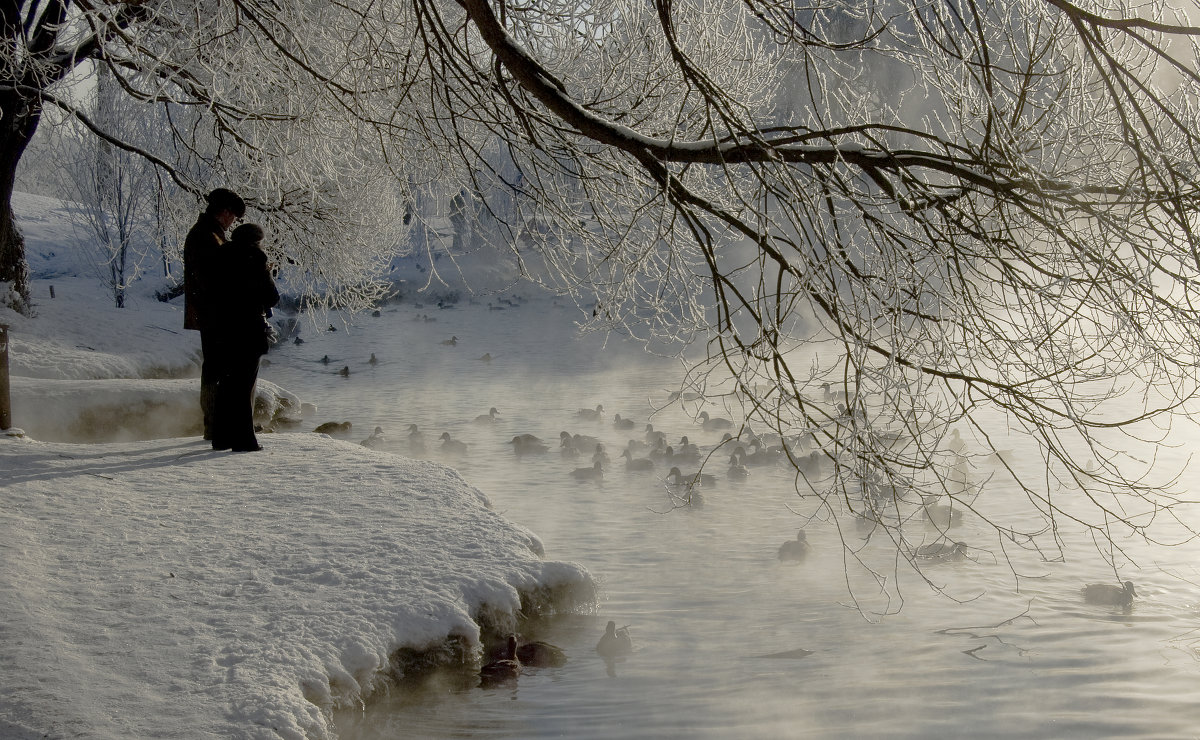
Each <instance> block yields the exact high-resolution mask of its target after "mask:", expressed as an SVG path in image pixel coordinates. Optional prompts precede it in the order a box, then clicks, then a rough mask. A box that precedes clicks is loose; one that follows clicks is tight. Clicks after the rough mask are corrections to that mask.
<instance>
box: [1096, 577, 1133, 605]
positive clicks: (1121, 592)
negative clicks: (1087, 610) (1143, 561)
mask: <svg viewBox="0 0 1200 740" xmlns="http://www.w3.org/2000/svg"><path fill="white" fill-rule="evenodd" d="M1135 596H1137V591H1135V590H1134V588H1133V581H1125V583H1123V584H1122V585H1120V586H1114V585H1112V584H1111V583H1089V584H1088V585H1086V586H1084V587H1083V600H1084V601H1086V602H1087V603H1089V604H1099V605H1102V606H1129V605H1130V604H1132V603H1133V597H1135Z"/></svg>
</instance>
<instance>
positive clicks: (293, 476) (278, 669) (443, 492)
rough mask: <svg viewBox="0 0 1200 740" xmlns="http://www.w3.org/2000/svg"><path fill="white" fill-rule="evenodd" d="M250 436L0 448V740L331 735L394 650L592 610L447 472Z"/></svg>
mask: <svg viewBox="0 0 1200 740" xmlns="http://www.w3.org/2000/svg"><path fill="white" fill-rule="evenodd" d="M263 443H264V444H265V445H266V447H267V449H266V451H265V452H261V453H256V454H252V455H239V454H235V453H217V452H212V451H210V450H208V449H207V447H206V443H203V442H201V441H200V440H199V439H198V438H189V439H165V440H158V441H154V442H143V443H137V444H108V445H86V446H83V445H79V446H77V445H68V444H52V443H43V442H34V441H31V440H28V439H16V438H0V469H2V470H4V471H7V472H6V473H5V475H4V476H3V477H2V478H0V496H2V497H3V499H4V501H5V505H4V507H3V508H0V603H3V604H4V612H5V615H4V619H3V620H0V645H2V646H3V649H0V675H2V676H3V680H0V736H3V737H5V738H10V737H16V738H34V737H39V738H40V737H43V736H52V737H62V736H88V737H98V738H133V737H185V736H186V737H212V738H278V737H283V738H296V739H299V738H328V737H330V736H331V729H330V725H329V722H328V720H327V713H328V711H329V710H330V709H331V708H333V707H335V706H345V705H348V704H352V703H356V702H358V701H360V700H361V699H362V698H364V697H366V696H368V695H369V694H371V693H372V691H373V690H375V689H376V688H378V687H380V686H381V685H382V683H383V680H384V677H385V676H386V675H387V674H388V672H389V671H394V670H396V669H397V668H402V666H397V665H396V664H395V661H394V656H396V655H398V654H406V653H407V652H410V651H411V650H417V651H423V650H437V649H438V648H439V646H445V645H446V644H447V642H448V641H450V642H452V643H455V644H459V645H465V646H467V647H468V649H469V650H474V649H476V648H477V647H478V645H479V637H480V631H481V629H497V628H498V629H503V628H505V627H507V626H508V625H506V624H501V623H500V622H504V621H505V620H513V619H515V615H516V614H517V613H518V611H521V612H522V613H525V614H529V613H536V612H537V611H538V609H539V608H550V607H551V606H552V605H553V606H557V607H558V608H564V609H568V608H576V607H585V606H588V605H589V604H590V602H591V599H592V598H593V597H594V589H593V586H592V583H591V581H590V578H589V576H588V575H587V573H586V571H585V570H584V569H583V568H582V567H581V566H579V565H574V564H566V563H559V562H550V561H545V560H542V559H541V557H540V552H541V544H540V542H539V541H538V540H537V538H536V537H535V536H533V535H532V534H530V533H529V532H527V531H524V530H522V529H521V528H519V527H518V526H516V525H514V524H512V523H511V522H508V521H506V520H505V519H503V518H502V517H501V516H500V515H498V514H496V513H494V512H493V511H491V510H490V508H489V507H488V503H487V499H486V498H485V497H484V495H483V494H482V493H480V492H479V491H478V490H476V489H474V488H472V487H471V486H469V485H468V484H467V483H466V482H464V481H463V479H462V478H461V477H460V476H459V475H458V474H457V473H456V472H455V471H453V470H451V469H449V468H446V467H444V466H441V465H438V464H435V463H430V462H424V461H415V460H408V459H405V458H400V457H396V456H392V455H388V454H386V453H379V452H375V451H372V450H369V449H366V448H363V447H361V446H359V445H355V444H348V443H342V442H337V441H334V440H331V439H329V438H327V437H323V436H320V435H300V434H293V435H271V436H268V437H264V438H263Z"/></svg>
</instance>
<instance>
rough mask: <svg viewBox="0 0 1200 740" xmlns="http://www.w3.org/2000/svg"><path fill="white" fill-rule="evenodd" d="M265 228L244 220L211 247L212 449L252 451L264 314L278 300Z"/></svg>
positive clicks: (266, 334)
mask: <svg viewBox="0 0 1200 740" xmlns="http://www.w3.org/2000/svg"><path fill="white" fill-rule="evenodd" d="M262 240H263V230H262V228H261V227H260V226H258V225H257V224H242V225H241V226H239V227H237V228H236V229H234V230H233V233H232V234H230V239H229V242H228V243H227V244H224V245H222V246H220V247H217V249H216V250H215V251H214V252H213V256H212V262H211V263H210V272H209V275H208V280H209V284H208V290H209V297H210V298H211V303H210V305H209V311H210V318H211V320H212V324H211V327H210V329H209V330H210V331H211V332H212V333H214V334H215V337H214V338H213V339H212V342H213V344H214V349H215V350H216V352H217V359H218V364H219V368H220V375H219V377H218V379H217V397H216V405H215V408H214V416H213V429H212V432H213V436H212V446H213V449H214V450H229V449H232V450H233V451H235V452H256V451H258V450H261V449H262V447H261V446H259V444H258V440H257V439H256V438H255V436H254V383H255V382H256V381H257V380H258V363H259V358H261V357H262V356H263V355H265V354H266V353H267V344H268V337H269V334H270V331H271V327H270V324H269V323H267V317H268V316H270V312H271V307H272V306H274V305H275V304H277V303H279V291H278V290H276V288H275V281H274V280H272V279H271V268H270V266H269V265H268V264H267V255H266V254H265V253H264V252H263V250H262Z"/></svg>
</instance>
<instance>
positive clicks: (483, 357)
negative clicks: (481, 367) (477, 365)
mask: <svg viewBox="0 0 1200 740" xmlns="http://www.w3.org/2000/svg"><path fill="white" fill-rule="evenodd" d="M475 359H476V360H479V361H480V362H491V361H492V353H491V352H484V353H483V354H482V355H480V356H479V357H476V358H475Z"/></svg>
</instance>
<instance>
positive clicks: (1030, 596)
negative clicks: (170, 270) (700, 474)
mask: <svg viewBox="0 0 1200 740" xmlns="http://www.w3.org/2000/svg"><path fill="white" fill-rule="evenodd" d="M423 314H424V315H428V316H429V318H431V319H436V320H434V321H424V320H421V319H419V318H415V317H419V316H421V315H423ZM359 323H360V325H359V326H358V327H351V330H350V331H347V329H346V328H345V327H341V328H340V330H339V331H337V332H325V333H321V334H320V336H319V337H316V336H313V335H314V332H313V330H312V329H311V328H310V327H306V328H305V329H303V330H302V336H307V337H309V341H308V342H307V343H305V344H304V345H298V346H297V345H290V344H289V345H287V346H285V347H282V348H281V349H279V350H278V351H273V352H272V354H271V355H270V357H269V359H270V361H271V364H270V366H269V367H267V368H265V369H264V371H263V377H265V378H267V379H270V380H273V381H275V382H277V383H280V384H281V385H283V386H285V387H287V388H289V389H292V390H294V391H296V392H297V393H299V394H300V395H301V396H302V397H303V398H305V399H316V400H319V403H320V412H319V413H318V415H317V416H316V417H315V418H313V419H312V424H311V425H315V423H316V422H320V421H330V420H338V421H340V420H350V421H352V422H353V423H354V432H355V433H354V434H353V435H352V436H351V437H350V438H351V439H353V440H359V439H361V438H363V437H365V436H367V434H368V433H369V431H370V430H371V429H372V428H373V427H374V426H376V425H379V426H381V427H382V428H383V429H384V430H385V439H386V440H388V442H389V444H391V445H393V447H394V448H395V449H399V450H401V451H405V450H406V449H407V447H406V446H405V444H404V440H405V437H406V429H407V426H408V425H409V424H413V423H415V424H417V425H419V427H420V428H421V429H422V430H423V431H424V434H425V437H426V443H427V445H428V451H427V453H426V455H425V456H427V457H431V458H434V459H443V460H444V461H446V462H448V463H449V464H452V465H454V466H455V467H457V468H458V469H459V470H460V471H461V472H462V473H463V475H464V476H465V477H466V478H467V479H468V480H469V481H471V482H472V483H473V484H474V485H476V486H477V487H479V488H480V489H482V490H483V491H484V492H486V493H487V495H488V496H489V497H490V498H491V499H492V501H493V504H494V505H495V507H496V508H497V510H499V511H501V512H503V513H504V514H505V516H507V517H508V518H509V519H511V520H512V521H515V522H517V523H519V524H521V525H524V526H526V527H528V528H529V529H530V530H532V531H533V532H535V533H537V535H538V536H539V537H540V538H541V539H542V540H543V542H544V543H545V546H546V553H547V557H550V558H554V559H562V560H573V561H578V562H581V563H583V564H584V565H585V566H586V567H587V568H588V569H589V571H590V572H591V573H592V574H593V576H594V577H595V578H596V579H597V581H598V582H599V584H600V587H601V597H600V602H599V604H598V609H597V611H596V613H595V614H588V615H567V616H563V617H556V618H553V619H550V620H547V621H545V622H544V623H540V624H535V625H529V626H528V629H527V630H526V635H527V636H530V635H532V636H534V637H538V638H541V639H545V640H548V641H550V642H553V643H555V644H557V645H559V646H561V647H563V648H564V649H565V650H566V651H567V653H568V655H569V657H570V660H569V662H568V663H567V664H566V665H565V666H564V667H561V668H554V669H541V670H535V671H530V672H527V673H526V674H524V675H522V676H521V677H520V679H519V680H518V681H517V682H516V683H515V684H513V685H509V686H505V687H501V688H496V689H480V688H476V687H474V686H469V685H463V684H461V683H459V684H451V685H446V684H440V683H436V684H432V683H431V684H429V685H427V686H425V687H423V688H416V687H406V688H404V689H403V690H399V691H395V692H393V693H392V694H391V695H390V696H385V697H381V698H378V699H376V700H374V701H372V703H371V704H370V705H369V706H367V707H366V708H365V709H364V710H363V711H344V712H340V713H339V714H337V716H336V717H335V721H336V723H337V726H338V731H339V733H340V736H341V737H342V738H343V740H349V739H351V738H396V737H432V738H450V737H454V738H463V737H480V738H484V737H486V738H535V737H572V738H611V737H617V736H620V737H633V738H656V737H664V738H667V737H690V738H695V737H700V738H731V737H738V738H778V737H796V736H815V737H819V736H857V737H878V736H889V737H926V736H935V735H942V736H951V737H953V736H963V735H966V734H970V736H972V737H1080V738H1082V737H1087V738H1094V737H1196V736H1198V735H1200V703H1198V702H1196V700H1195V697H1196V693H1197V689H1198V687H1200V663H1198V661H1197V655H1198V653H1197V645H1198V644H1200V642H1198V640H1200V633H1197V632H1195V630H1196V627H1197V625H1200V619H1198V616H1200V615H1198V611H1200V610H1198V605H1200V587H1198V586H1197V585H1196V583H1200V575H1197V573H1196V568H1195V566H1194V565H1193V563H1194V562H1196V555H1197V548H1196V547H1195V546H1193V545H1186V546H1183V547H1175V548H1159V549H1151V548H1149V547H1147V546H1145V545H1143V544H1140V543H1138V542H1137V541H1136V540H1132V539H1121V540H1120V543H1121V544H1122V545H1124V546H1126V547H1128V548H1130V552H1131V553H1132V554H1134V555H1135V556H1136V557H1137V559H1138V560H1139V562H1140V564H1141V565H1142V566H1143V567H1142V569H1141V570H1135V569H1134V568H1133V567H1132V566H1128V565H1124V564H1123V565H1122V568H1121V576H1122V577H1123V578H1129V579H1131V580H1133V581H1135V582H1136V584H1137V589H1138V593H1139V596H1140V598H1139V599H1138V600H1137V601H1136V603H1135V605H1134V606H1133V607H1132V609H1130V610H1124V609H1121V608H1119V607H1102V606H1092V605H1089V604H1085V603H1084V602H1083V600H1082V598H1081V594H1080V587H1081V586H1082V585H1083V584H1084V583H1087V582H1094V581H1106V582H1112V581H1113V572H1112V569H1111V568H1106V566H1105V565H1104V563H1103V562H1102V561H1101V560H1100V559H1099V558H1098V557H1097V555H1096V554H1095V552H1094V550H1092V549H1090V547H1091V545H1090V540H1088V539H1087V538H1085V537H1084V536H1082V535H1080V534H1077V533H1073V532H1070V531H1065V532H1064V533H1063V537H1064V539H1065V540H1066V541H1067V546H1068V550H1067V553H1068V558H1067V560H1066V561H1065V562H1041V561H1039V560H1035V559H1032V558H1029V557H1022V556H1018V557H1016V559H1015V561H1014V562H1013V563H1009V562H1006V561H1005V559H1004V558H1003V557H1001V556H1000V555H1001V543H1000V542H999V541H998V540H997V539H996V537H995V535H994V534H989V533H988V530H987V528H986V527H984V526H983V525H982V524H981V523H979V522H978V521H973V520H971V519H969V518H968V519H967V520H965V521H964V522H963V523H962V524H961V525H960V526H959V527H957V528H956V529H955V530H954V532H953V533H954V537H955V539H958V540H961V541H965V542H967V543H968V544H969V545H971V546H972V549H971V550H970V557H968V558H966V559H963V560H959V561H952V562H945V563H937V564H931V565H930V566H929V567H928V568H927V569H926V571H925V573H926V576H927V577H928V578H929V579H930V580H931V581H932V582H933V583H934V584H936V585H938V586H941V587H944V588H945V590H946V592H947V593H949V594H951V595H952V596H954V597H957V599H958V600H957V601H956V600H955V599H952V598H949V597H947V596H944V595H939V594H936V593H933V592H932V591H931V590H930V588H929V587H928V586H927V585H925V584H924V583H923V582H922V581H921V580H920V579H919V578H918V577H916V576H914V575H913V574H912V573H911V572H910V571H908V570H906V569H905V568H904V567H903V566H900V567H899V568H898V569H895V570H883V571H882V573H881V575H883V576H886V577H887V578H888V584H889V591H890V592H891V593H893V599H892V601H891V602H890V606H891V607H893V608H894V607H896V606H897V605H898V602H897V600H896V599H895V596H894V595H895V594H896V593H897V591H898V593H899V595H900V596H902V598H903V609H902V610H900V611H899V613H898V614H892V615H889V616H882V617H879V616H877V612H878V611H880V610H882V609H883V608H884V607H886V606H888V605H889V602H887V601H886V600H885V599H884V598H883V597H882V596H880V595H879V591H878V589H877V588H875V589H873V588H871V587H870V582H869V580H868V579H867V578H865V577H864V574H863V573H862V571H861V569H857V568H855V567H854V566H853V564H852V562H851V564H850V565H848V564H847V563H848V561H847V557H848V553H847V551H845V550H844V549H843V547H842V540H841V537H840V536H839V533H838V531H837V530H836V528H835V526H834V525H833V523H832V522H831V521H829V519H828V517H825V518H824V520H822V519H820V518H819V519H816V520H813V521H807V522H806V520H805V519H803V518H802V517H801V516H800V515H799V514H798V513H796V512H802V513H811V508H810V507H808V505H807V504H806V503H805V502H804V501H802V500H800V499H799V498H798V497H797V496H796V494H795V493H794V491H793V490H792V479H791V478H790V477H789V476H788V475H787V474H786V472H785V471H781V470H773V469H770V468H755V469H752V477H750V478H749V479H748V480H746V481H745V482H741V483H735V482H733V481H730V480H728V479H726V476H725V465H724V463H723V462H714V464H713V467H712V471H713V472H714V473H715V474H717V475H718V477H719V478H720V480H719V481H718V483H717V485H716V486H715V487H713V488H712V489H706V490H705V491H704V494H705V499H704V505H703V506H701V507H686V508H681V509H677V510H671V501H672V499H671V498H670V496H669V494H668V492H667V489H666V487H665V486H664V483H663V481H662V479H661V477H662V476H663V475H664V474H665V471H664V470H663V469H661V468H660V469H659V470H658V471H657V472H656V473H654V474H649V473H627V472H626V471H624V470H623V468H622V466H621V464H620V460H619V458H616V454H617V452H619V450H620V448H621V447H622V446H623V444H624V443H625V441H626V440H627V439H629V438H631V437H639V436H641V428H642V426H643V425H644V423H645V422H646V420H647V418H648V417H649V416H650V414H651V411H652V407H651V405H650V403H649V401H648V399H657V400H659V401H662V400H665V398H666V395H667V391H668V390H670V389H673V388H676V387H677V385H678V382H679V378H680V374H681V370H680V366H679V365H678V364H677V363H673V362H671V361H667V360H658V359H652V358H647V357H646V356H644V354H642V353H640V351H639V350H637V349H635V348H631V347H628V346H626V345H624V344H622V343H621V342H617V341H612V340H610V341H609V342H608V344H607V346H602V340H601V339H600V338H598V337H589V338H584V339H576V338H574V337H573V335H572V333H571V326H570V315H569V312H568V311H567V309H560V308H557V307H551V306H550V304H549V303H548V302H547V303H541V304H538V305H536V306H525V307H522V308H519V309H517V308H508V310H507V311H504V312H501V311H494V310H493V311H489V310H487V308H486V307H485V306H482V305H480V306H459V307H457V308H454V309H450V310H443V311H437V310H436V309H432V308H431V307H426V308H413V307H412V306H401V307H391V308H389V309H387V310H385V312H384V315H383V317H381V318H376V319H371V318H365V319H362V320H360V322H359ZM451 336H456V337H457V338H458V341H457V344H456V346H445V345H442V344H441V342H442V341H443V340H447V339H449V338H450V337H451ZM371 353H375V354H376V356H377V357H378V359H379V362H378V364H375V365H370V364H368V363H367V362H366V359H367V358H368V357H369V356H370V354H371ZM484 353H490V355H491V356H492V358H493V359H492V361H491V362H485V361H483V360H480V359H477V358H479V357H480V356H482V355H483V354H484ZM326 354H327V355H328V356H329V360H330V361H329V363H328V364H325V363H323V362H321V361H320V359H321V357H322V356H323V355H326ZM343 366H345V367H348V368H349V369H350V375H349V377H341V376H339V375H337V373H336V371H337V370H338V369H340V368H341V367H343ZM596 404H603V405H604V408H605V410H606V416H605V420H604V421H603V422H585V421H580V420H578V419H576V418H574V414H575V412H576V411H577V410H578V409H580V408H592V407H594V406H595V405H596ZM493 406H494V407H496V408H497V409H498V410H499V415H498V417H497V421H496V422H495V423H494V424H491V425H484V424H476V423H474V422H473V420H474V419H475V417H476V416H479V415H481V414H486V413H487V411H488V409H489V407H493ZM710 410H711V411H712V412H714V415H727V414H725V413H722V412H721V410H720V409H719V408H715V407H710ZM616 413H619V414H621V415H622V417H629V418H633V419H635V420H636V421H637V422H638V431H636V432H618V431H616V430H615V429H614V428H613V427H612V422H611V420H612V417H613V414H616ZM650 421H651V422H652V423H653V424H654V425H655V428H658V429H662V430H664V431H666V432H667V433H668V437H669V440H670V441H671V442H675V441H677V440H678V438H679V436H680V435H683V434H687V435H689V437H690V438H691V439H692V440H693V441H695V442H697V443H700V444H701V445H702V447H705V448H709V447H711V446H712V445H713V444H715V443H716V442H717V441H718V440H719V434H717V433H710V432H705V431H703V430H702V429H701V428H700V427H698V426H696V425H695V424H694V423H693V422H692V421H691V420H690V419H689V418H688V417H687V415H686V414H684V413H683V412H682V411H681V410H679V409H678V408H675V407H672V408H668V409H666V410H664V411H662V412H660V413H658V414H656V415H654V416H653V418H651V419H650ZM311 425H310V426H311ZM564 430H567V431H571V432H573V433H581V434H591V435H596V436H598V437H600V438H601V439H602V440H603V441H604V442H605V443H606V445H607V448H608V451H609V453H610V454H611V455H613V457H614V461H615V462H614V463H613V464H612V465H610V466H609V470H608V472H607V474H606V476H605V478H604V480H603V481H602V482H599V483H596V482H577V481H576V480H574V479H573V478H572V476H571V471H572V470H573V469H575V468H577V467H583V466H586V465H588V464H590V460H588V459H564V458H563V457H562V456H561V455H560V454H559V453H558V452H557V449H552V451H551V452H550V453H547V454H544V455H540V456H525V457H521V458H517V457H516V456H515V455H514V454H513V452H512V448H511V447H510V446H508V445H507V444H506V443H507V442H508V441H509V440H510V439H511V438H512V437H513V436H514V435H515V434H520V433H532V434H536V435H538V436H540V437H542V438H543V439H545V440H547V441H548V442H549V443H550V444H551V445H556V444H557V440H558V434H559V432H561V431H564ZM443 431H448V432H450V433H451V434H452V435H453V436H454V438H456V439H461V440H463V441H465V442H467V443H468V444H469V445H470V447H469V450H468V453H467V454H466V455H464V456H460V457H443V456H441V455H439V454H438V452H437V446H438V442H437V437H438V436H439V435H440V434H441V433H442V432H443ZM268 443H269V440H268ZM1186 452H1187V451H1186V450H1177V451H1175V452H1173V453H1171V454H1175V455H1177V456H1178V455H1184V454H1186ZM1017 464H1018V465H1021V466H1027V467H1026V468H1025V470H1026V472H1037V471H1036V468H1035V467H1033V466H1036V465H1037V464H1038V461H1037V459H1036V458H1033V457H1029V458H1027V459H1020V460H1018V462H1017ZM693 469H694V467H693ZM986 472H987V471H985V470H979V471H975V472H974V473H973V475H974V476H976V477H980V478H982V477H984V476H985V475H986ZM986 495H988V496H991V497H993V498H994V499H996V500H1003V499H1004V497H1005V496H1006V495H1007V493H1006V491H1005V490H1004V488H1003V485H1002V484H1000V483H995V484H992V486H991V487H990V488H989V489H988V490H987V491H986ZM1014 500H1015V499H1014ZM1010 513H1011V514H1012V515H1013V516H1020V514H1019V512H1018V510H1017V507H1016V505H1015V504H1014V506H1013V509H1012V511H1011V512H1010ZM844 523H845V520H843V524H844ZM802 524H803V525H804V526H805V530H806V532H807V535H808V539H809V541H810V542H811V543H812V546H813V551H812V554H811V555H810V556H809V557H808V559H807V560H806V561H805V562H803V563H800V564H784V563H780V562H779V561H778V559H777V558H776V551H777V549H778V547H779V545H780V544H781V543H782V542H784V541H785V540H788V539H791V538H793V537H794V536H795V533H796V530H797V528H798V527H799V526H801V525H802ZM843 535H844V536H845V538H846V540H847V541H848V542H850V543H851V544H853V545H854V546H855V547H859V546H862V545H863V544H864V540H863V533H862V532H859V531H857V530H855V529H847V530H846V531H845V532H844V533H843ZM935 535H936V533H935V532H931V533H930V535H929V536H930V539H931V540H932V539H933V538H934V536H935ZM887 545H888V543H887V542H885V541H878V542H876V541H871V542H866V544H865V548H866V549H865V553H867V554H868V555H869V556H871V557H872V558H874V559H873V561H872V562H874V563H876V564H878V563H879V562H881V561H883V562H886V560H885V559H884V558H883V557H882V554H884V553H886V550H885V548H886V547H887ZM848 573H849V575H847V574H848ZM848 584H852V585H853V586H854V587H855V588H854V593H855V594H856V595H858V596H859V597H860V598H861V599H862V600H861V601H860V603H859V605H858V606H857V607H856V606H855V604H854V603H853V602H852V601H851V597H850V595H849V591H848ZM609 619H613V620H615V621H616V622H617V623H618V624H619V625H625V624H627V625H630V632H631V634H632V636H633V638H634V641H635V645H636V649H635V651H634V653H633V654H632V655H630V656H628V657H626V658H623V659H619V660H618V662H616V663H614V664H613V665H611V666H607V665H606V664H605V663H604V662H603V661H602V660H600V659H599V658H598V657H597V656H596V654H595V652H594V646H595V643H596V641H597V639H598V638H599V637H600V635H601V634H602V633H603V629H604V624H605V622H607V621H608V620H609ZM792 651H807V652H792ZM781 652H790V653H791V655H792V657H784V658H766V657H760V656H764V655H769V654H774V653H781Z"/></svg>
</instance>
